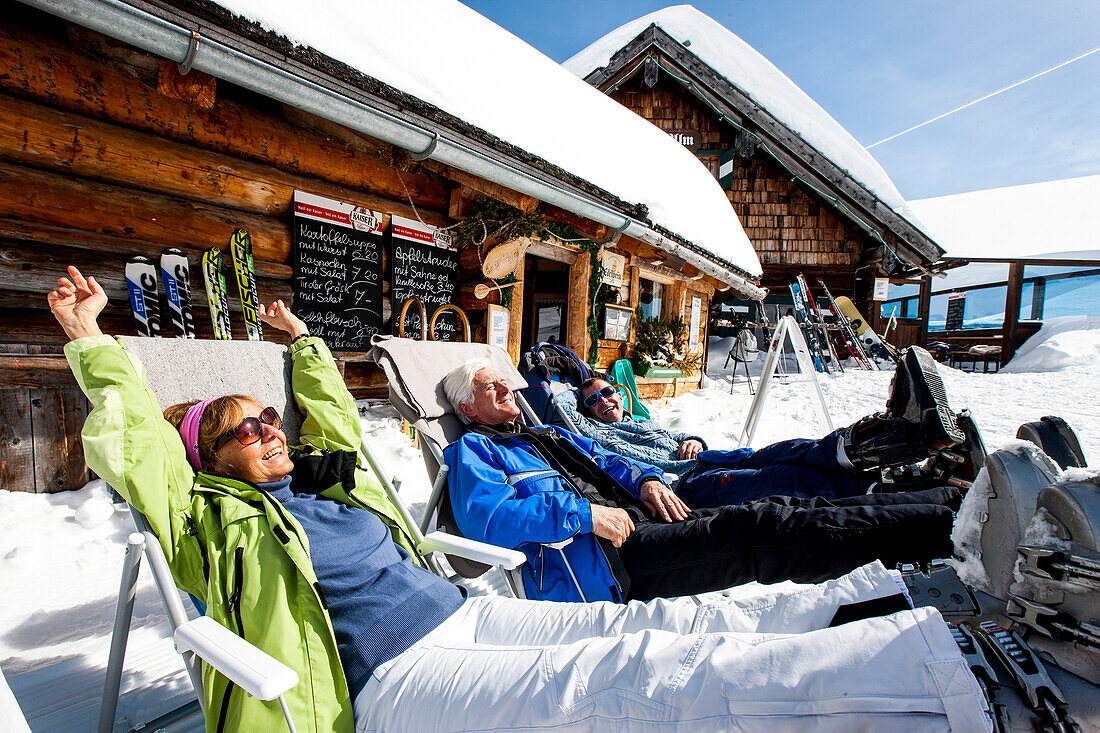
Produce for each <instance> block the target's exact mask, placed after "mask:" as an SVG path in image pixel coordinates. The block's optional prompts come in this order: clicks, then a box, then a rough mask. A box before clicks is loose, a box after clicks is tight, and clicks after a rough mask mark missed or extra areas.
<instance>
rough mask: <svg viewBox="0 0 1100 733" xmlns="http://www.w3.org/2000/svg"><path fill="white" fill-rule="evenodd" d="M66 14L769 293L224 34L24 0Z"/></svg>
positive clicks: (95, 5) (144, 16)
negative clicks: (217, 36) (219, 37)
mask: <svg viewBox="0 0 1100 733" xmlns="http://www.w3.org/2000/svg"><path fill="white" fill-rule="evenodd" d="M22 2H24V3H26V4H27V5H30V6H32V7H35V8H38V9H40V10H43V11H45V12H47V13H50V14H51V15H55V16H57V17H59V18H63V19H64V20H67V21H70V22H72V23H76V24H78V25H81V26H85V27H87V28H91V29H92V30H95V31H98V32H100V33H103V34H104V35H107V36H110V37H111V38H115V39H117V40H120V41H123V42H125V43H128V44H130V45H132V46H136V47H137V48H140V49H143V50H145V51H148V52H149V53H152V54H156V55H158V56H162V57H164V58H168V59H171V60H174V61H177V62H178V63H187V64H188V66H189V68H192V69H198V70H199V71H203V72H205V73H207V74H210V75H212V76H215V77H217V78H219V79H224V80H225V81H228V82H231V83H233V84H236V85H238V86H241V87H244V88H246V89H250V90H252V91H254V92H257V93H259V94H262V95H264V96H266V97H270V98H271V99H276V100H278V101H280V102H283V103H285V104H288V105H291V106H293V107H297V108H299V109H302V110H305V111H306V112H309V113H311V114H314V115H317V116H318V117H321V118H324V119H327V120H330V121H332V122H335V123H337V124H340V125H343V126H345V127H348V128H351V129H352V130H356V131H357V132H361V133H363V134H365V135H369V136H370V137H373V138H376V139H378V140H383V141H385V142H387V143H390V144H392V145H396V146H398V147H401V148H403V149H405V150H407V151H409V152H410V153H411V154H412V155H413V157H415V158H417V159H421V160H422V159H426V158H429V157H430V158H432V159H433V160H436V161H439V162H440V163H444V164H446V165H450V166H453V167H455V168H458V169H459V170H462V171H465V172H467V173H471V174H473V175H476V176H479V177H481V178H485V179H486V180H489V181H492V182H494V183H497V184H500V185H502V186H504V187H506V188H510V189H512V190H513V191H516V192H518V193H521V194H525V195H528V196H532V197H534V198H537V199H539V200H541V201H545V202H546V203H548V204H551V205H553V206H558V207H560V208H562V209H565V210H566V211H569V212H572V213H574V214H577V215H578V216H582V217H584V218H586V219H590V220H592V221H595V222H597V223H599V224H603V225H605V226H608V227H610V228H611V229H613V230H616V231H620V232H623V233H625V234H627V235H628V236H631V237H634V238H636V239H640V240H642V241H645V242H649V243H650V244H653V245H654V246H656V247H658V248H660V249H662V250H664V251H666V252H670V253H672V254H674V255H675V256H677V257H679V258H680V259H682V260H684V261H685V262H689V263H691V264H692V265H693V266H695V267H697V268H698V269H699V270H701V271H702V272H704V273H706V274H708V275H711V276H712V277H715V278H717V279H719V280H721V281H723V282H727V283H731V284H732V285H733V287H734V288H735V289H736V290H738V291H739V292H741V293H742V294H744V295H745V296H746V297H750V298H753V299H757V298H760V297H763V293H764V291H763V290H762V289H761V288H759V287H757V286H756V285H754V284H753V283H751V282H750V281H748V280H747V279H745V278H744V277H743V276H741V275H740V274H738V273H735V272H733V271H732V270H729V269H727V268H725V267H722V266H721V265H718V264H717V263H715V262H713V261H711V260H709V259H708V258H706V257H703V256H702V255H699V254H697V253H696V252H694V251H692V250H690V249H688V248H686V247H684V246H682V245H680V244H679V243H677V242H674V241H672V240H671V239H669V238H667V237H665V236H663V235H661V234H660V233H659V232H656V231H654V230H652V229H650V228H649V227H648V226H646V225H645V224H643V223H642V222H640V221H638V220H636V219H634V218H632V217H628V216H626V215H624V214H622V213H620V212H618V211H616V210H615V209H613V208H611V207H609V206H606V205H604V204H601V203H599V202H595V201H592V200H591V199H589V198H587V197H585V196H583V195H580V194H578V193H575V192H573V191H570V190H568V189H565V188H563V187H561V186H560V185H556V184H554V183H552V182H550V181H545V180H542V179H540V178H538V177H535V176H533V175H531V174H529V173H527V172H525V171H522V170H520V169H518V168H516V167H515V166H513V165H510V164H509V163H507V162H504V161H500V160H496V159H495V158H493V157H491V156H488V155H486V154H484V153H482V152H481V151H479V150H475V149H474V148H472V147H470V146H468V145H465V144H463V143H462V142H461V141H459V140H451V139H448V138H447V137H445V136H444V135H442V134H439V133H437V132H433V131H430V130H427V129H425V128H423V127H421V126H419V125H415V124H413V123H411V122H408V121H406V120H403V119H401V118H400V117H398V116H396V115H394V114H391V113H389V112H387V111H386V110H383V109H378V108H377V107H374V106H371V105H369V104H365V103H363V102H361V101H359V100H356V99H352V98H351V97H348V96H346V95H344V94H340V93H339V92H336V91H334V90H331V89H327V88H325V87H324V86H322V85H320V84H317V83H316V82H313V81H310V80H308V79H305V78H302V77H300V76H298V75H296V74H293V73H291V72H289V71H287V70H285V69H281V68H279V67H277V66H274V65H273V64H270V63H268V62H266V61H264V60H262V59H258V58H256V57H254V56H250V55H248V54H246V53H242V52H241V51H238V50H236V49H234V48H231V47H229V46H226V45H225V44H222V43H220V42H218V41H214V40H212V39H207V38H205V37H199V36H198V35H197V34H196V33H194V32H192V31H191V30H188V29H187V28H184V27H183V26H180V25H177V24H175V23H172V22H170V21H167V20H164V19H162V18H158V17H157V16H155V15H152V14H151V13H147V12H145V11H143V10H140V9H138V8H134V7H131V6H130V5H127V4H126V3H124V2H121V0H22Z"/></svg>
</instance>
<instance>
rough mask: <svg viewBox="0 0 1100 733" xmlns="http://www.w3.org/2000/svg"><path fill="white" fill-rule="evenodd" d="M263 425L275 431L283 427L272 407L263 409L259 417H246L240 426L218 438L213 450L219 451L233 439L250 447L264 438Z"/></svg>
mask: <svg viewBox="0 0 1100 733" xmlns="http://www.w3.org/2000/svg"><path fill="white" fill-rule="evenodd" d="M264 425H270V426H271V427H273V428H275V429H276V430H278V429H279V428H281V427H282V426H283V421H282V420H280V419H279V413H278V412H276V411H275V408H274V407H265V408H264V411H263V412H261V413H260V416H259V417H246V418H245V419H244V420H241V424H240V425H238V426H237V427H235V428H233V429H231V430H227V431H226V432H225V433H224V434H223V435H222V437H220V438H218V441H217V442H216V443H214V450H215V451H219V450H221V447H222V446H223V445H225V444H226V443H228V442H229V441H231V440H233V439H234V438H236V439H237V442H238V443H240V444H241V445H252V444H253V443H255V442H256V441H257V440H259V439H260V438H262V437H263V436H264Z"/></svg>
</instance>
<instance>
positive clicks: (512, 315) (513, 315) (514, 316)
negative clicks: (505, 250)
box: [508, 256, 526, 364]
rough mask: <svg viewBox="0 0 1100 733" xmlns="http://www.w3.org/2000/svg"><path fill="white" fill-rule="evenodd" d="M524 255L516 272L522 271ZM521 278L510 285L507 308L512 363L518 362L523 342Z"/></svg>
mask: <svg viewBox="0 0 1100 733" xmlns="http://www.w3.org/2000/svg"><path fill="white" fill-rule="evenodd" d="M525 260H526V256H524V257H521V258H520V261H519V268H518V269H517V272H519V273H521V274H522V273H523V271H524V269H525V267H524V263H525ZM523 287H524V285H523V278H522V277H521V278H520V279H519V280H518V281H517V282H516V284H515V285H513V286H512V288H511V289H512V303H511V305H510V307H509V308H508V319H509V320H508V356H509V357H511V359H512V363H513V364H519V350H520V344H521V343H522V342H523Z"/></svg>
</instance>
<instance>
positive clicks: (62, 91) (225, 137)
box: [0, 25, 447, 210]
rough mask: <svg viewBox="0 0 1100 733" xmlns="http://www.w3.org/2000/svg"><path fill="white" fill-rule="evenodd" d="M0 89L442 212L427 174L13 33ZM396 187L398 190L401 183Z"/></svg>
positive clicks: (441, 196) (4, 45)
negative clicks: (172, 94) (179, 94)
mask: <svg viewBox="0 0 1100 733" xmlns="http://www.w3.org/2000/svg"><path fill="white" fill-rule="evenodd" d="M0 89H6V90H8V91H9V92H12V93H14V94H18V95H22V96H27V97H30V98H31V99H34V100H36V101H39V102H42V103H44V104H48V105H50V106H52V107H58V108H61V109H65V110H69V111H71V112H78V113H80V114H84V115H88V116H90V117H94V118H97V119H101V120H108V121H111V122H113V123H115V124H118V125H122V126H123V127H128V128H131V129H135V130H140V131H143V132H147V133H152V134H154V135H158V136H162V137H166V138H170V139H172V140H177V141H179V142H184V143H188V144H191V145H196V146H198V147H200V148H203V149H206V150H212V151H215V152H219V153H224V154H227V155H231V156H235V157H239V158H243V159H245V160H250V161H253V162H257V163H262V164H265V165H271V166H274V167H276V168H279V169H280V170H283V171H286V172H289V173H295V174H299V175H304V176H309V177H312V178H317V179H320V180H323V181H328V182H330V183H335V184H338V185H341V186H347V187H349V188H353V189H359V190H363V189H367V190H370V191H373V192H375V193H378V194H381V195H383V196H386V197H388V198H392V199H395V200H397V201H404V200H405V198H406V196H405V188H406V187H408V190H409V192H410V193H411V194H412V196H413V198H414V199H415V201H416V204H417V206H418V207H423V208H430V209H437V210H442V209H443V208H444V207H445V206H446V205H447V187H446V184H445V183H444V182H443V181H442V180H441V179H439V178H438V177H435V176H432V175H429V174H427V173H415V174H414V173H403V174H401V178H399V177H398V175H397V173H396V172H395V170H394V169H393V167H392V166H391V165H390V163H389V162H388V161H384V160H378V159H375V158H372V157H371V156H370V155H369V154H368V153H367V152H366V151H363V150H358V149H356V148H354V147H352V146H350V145H349V144H347V143H346V142H344V141H341V140H335V139H332V138H327V137H325V136H322V135H320V134H318V133H315V132H311V131H309V130H305V129H302V128H300V127H297V126H295V125H292V124H290V123H288V122H287V121H286V120H285V119H283V118H281V117H277V116H275V115H272V114H269V113H266V112H262V111H260V110H257V109H254V108H251V107H247V106H244V105H241V104H236V103H234V102H230V101H228V100H226V99H224V98H219V99H218V100H217V103H216V104H215V105H214V107H213V108H211V109H201V108H196V107H194V106H192V105H190V104H188V103H187V102H184V101H181V100H178V99H171V98H168V97H165V96H163V95H162V94H159V93H158V92H157V91H156V89H155V88H153V87H151V86H149V85H147V84H144V83H142V82H141V81H139V80H138V79H135V78H134V77H132V76H130V75H128V74H126V73H125V72H124V71H120V70H119V69H118V68H116V67H115V66H114V65H113V64H111V63H105V62H103V61H101V60H99V59H96V58H94V57H91V56H88V55H85V54H82V53H80V52H79V51H77V50H75V49H73V48H70V47H68V46H66V45H65V44H64V43H62V42H60V41H57V40H55V39H52V38H47V37H45V36H40V35H37V34H34V33H31V32H28V31H26V30H23V29H21V28H17V27H15V26H13V25H2V26H0ZM402 178H403V179H404V185H402V180H401V179H402Z"/></svg>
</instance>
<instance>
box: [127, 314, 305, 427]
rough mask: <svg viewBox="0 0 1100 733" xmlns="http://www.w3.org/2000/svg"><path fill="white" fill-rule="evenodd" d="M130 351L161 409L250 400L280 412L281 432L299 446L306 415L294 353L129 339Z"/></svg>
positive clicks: (234, 344)
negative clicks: (293, 380) (297, 392)
mask: <svg viewBox="0 0 1100 733" xmlns="http://www.w3.org/2000/svg"><path fill="white" fill-rule="evenodd" d="M122 344H123V346H125V347H126V350H127V351H128V352H130V353H131V354H133V355H134V356H136V357H138V358H139V359H140V360H141V363H142V365H143V366H144V367H145V383H146V384H147V385H148V386H149V389H151V390H152V391H153V394H154V395H155V396H156V398H157V402H159V403H160V406H161V407H162V408H164V407H168V406H169V405H174V404H177V403H180V402H188V401H190V400H195V399H206V398H208V397H212V396H214V395H222V394H246V395H251V396H253V397H255V398H256V399H257V400H259V401H260V403H262V404H263V405H265V406H266V405H270V406H271V407H274V408H275V409H276V410H278V411H279V414H280V415H281V416H282V419H283V432H285V433H286V436H287V440H288V441H289V442H290V443H291V444H292V445H293V444H294V443H297V442H298V433H299V430H300V429H301V425H302V415H301V413H300V412H299V411H298V406H297V405H296V404H295V402H294V394H293V392H292V390H291V384H290V373H291V360H290V353H289V352H288V351H287V349H286V347H285V346H283V345H281V344H277V343H274V342H268V341H216V340H206V339H178V338H151V337H143V336H127V337H125V338H123V339H122Z"/></svg>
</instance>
